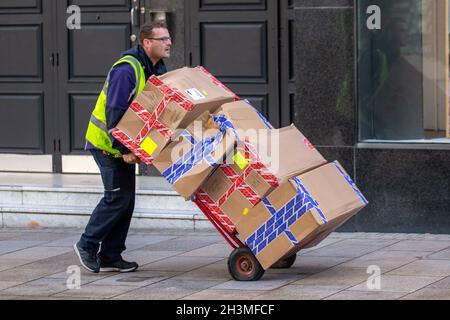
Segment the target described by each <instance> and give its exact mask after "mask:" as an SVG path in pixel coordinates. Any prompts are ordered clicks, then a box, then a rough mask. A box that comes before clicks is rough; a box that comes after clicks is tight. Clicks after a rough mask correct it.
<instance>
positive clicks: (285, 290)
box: [256, 285, 338, 300]
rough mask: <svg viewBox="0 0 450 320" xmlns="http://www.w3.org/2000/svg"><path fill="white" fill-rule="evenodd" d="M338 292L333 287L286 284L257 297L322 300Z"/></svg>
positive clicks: (262, 298) (265, 298) (264, 298)
mask: <svg viewBox="0 0 450 320" xmlns="http://www.w3.org/2000/svg"><path fill="white" fill-rule="evenodd" d="M336 292H338V290H337V289H335V288H334V289H333V288H317V287H313V286H301V285H286V286H283V287H281V288H278V289H275V290H271V291H269V292H266V293H264V294H262V295H260V296H258V297H256V299H258V300H259V299H261V300H320V299H324V298H326V297H329V296H330V295H332V294H335V293H336Z"/></svg>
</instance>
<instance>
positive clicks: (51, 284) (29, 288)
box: [0, 278, 67, 297]
mask: <svg viewBox="0 0 450 320" xmlns="http://www.w3.org/2000/svg"><path fill="white" fill-rule="evenodd" d="M66 290H67V282H66V279H42V278H41V279H37V280H33V281H29V282H26V283H22V284H19V285H16V286H13V287H10V288H8V289H5V290H2V291H0V295H12V296H44V297H45V296H52V295H54V294H57V293H59V292H63V291H66Z"/></svg>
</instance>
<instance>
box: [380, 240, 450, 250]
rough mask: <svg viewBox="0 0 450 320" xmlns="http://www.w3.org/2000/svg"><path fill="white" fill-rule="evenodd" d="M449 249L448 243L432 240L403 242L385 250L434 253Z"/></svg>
mask: <svg viewBox="0 0 450 320" xmlns="http://www.w3.org/2000/svg"><path fill="white" fill-rule="evenodd" d="M449 247H450V241H432V240H404V241H400V242H398V243H396V244H393V245H392V246H389V247H387V248H385V249H386V250H412V251H430V252H436V251H441V250H443V249H447V248H449Z"/></svg>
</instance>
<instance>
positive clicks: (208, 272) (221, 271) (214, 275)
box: [175, 261, 232, 282]
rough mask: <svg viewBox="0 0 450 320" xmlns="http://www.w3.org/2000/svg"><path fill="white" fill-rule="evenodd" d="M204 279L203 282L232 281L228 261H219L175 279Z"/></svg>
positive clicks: (182, 274)
mask: <svg viewBox="0 0 450 320" xmlns="http://www.w3.org/2000/svg"><path fill="white" fill-rule="evenodd" d="M178 278H180V279H203V280H222V281H224V282H225V281H229V280H231V279H232V278H231V275H230V274H229V272H228V267H227V265H226V261H222V262H221V261H219V262H217V263H213V264H210V265H208V266H205V267H201V268H198V269H195V270H192V271H189V272H184V273H181V274H180V275H178V276H177V277H175V279H178Z"/></svg>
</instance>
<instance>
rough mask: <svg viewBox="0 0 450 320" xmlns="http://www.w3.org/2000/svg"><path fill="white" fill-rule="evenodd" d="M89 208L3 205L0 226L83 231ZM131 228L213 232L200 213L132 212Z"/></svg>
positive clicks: (138, 210) (90, 211)
mask: <svg viewBox="0 0 450 320" xmlns="http://www.w3.org/2000/svg"><path fill="white" fill-rule="evenodd" d="M91 213H92V208H90V207H81V206H77V207H67V206H66V207H64V208H61V207H53V206H39V207H36V206H20V207H14V206H9V207H8V206H4V207H0V217H1V224H0V226H1V227H13V228H17V227H29V228H38V227H44V228H52V227H63V228H66V227H71V228H72V227H73V228H84V227H85V226H86V224H87V222H88V221H89V217H90V214H91ZM131 228H134V229H188V230H189V229H190V230H213V226H212V225H211V223H210V222H209V221H208V219H207V218H206V217H205V216H204V215H203V214H202V213H201V212H189V211H180V210H142V209H136V210H135V211H134V213H133V218H132V222H131Z"/></svg>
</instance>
